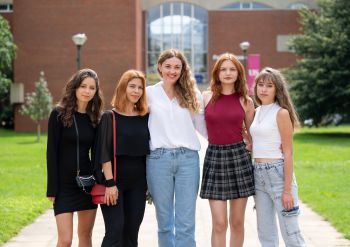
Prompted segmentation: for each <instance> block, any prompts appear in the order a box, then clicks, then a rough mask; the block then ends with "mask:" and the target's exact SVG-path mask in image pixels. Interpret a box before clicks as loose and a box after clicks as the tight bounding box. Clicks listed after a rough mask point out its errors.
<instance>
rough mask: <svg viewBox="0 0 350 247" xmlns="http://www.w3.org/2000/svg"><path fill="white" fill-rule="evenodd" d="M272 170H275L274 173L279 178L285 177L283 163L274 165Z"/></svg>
mask: <svg viewBox="0 0 350 247" xmlns="http://www.w3.org/2000/svg"><path fill="white" fill-rule="evenodd" d="M271 170H272V171H273V173H274V175H276V176H277V177H278V178H282V179H284V166H283V165H281V166H274V167H273V168H272V169H271Z"/></svg>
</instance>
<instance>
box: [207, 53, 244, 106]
mask: <svg viewBox="0 0 350 247" xmlns="http://www.w3.org/2000/svg"><path fill="white" fill-rule="evenodd" d="M226 60H230V61H231V62H232V63H233V64H234V66H235V67H236V69H237V71H238V76H237V80H236V81H235V84H234V89H235V92H237V93H238V94H239V95H240V96H241V97H243V98H244V103H245V104H247V99H248V86H247V80H246V76H245V69H244V66H243V65H242V63H241V62H240V61H239V60H238V59H237V57H236V56H235V55H233V54H232V53H224V54H222V55H221V56H220V57H219V59H218V60H217V61H216V63H215V64H214V67H213V70H212V71H211V80H210V90H211V91H212V92H213V96H212V98H211V101H212V102H213V103H215V102H216V101H217V100H218V99H219V97H220V94H221V90H222V86H221V81H220V79H219V73H220V67H221V65H222V63H223V62H224V61H226Z"/></svg>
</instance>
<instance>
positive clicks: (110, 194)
mask: <svg viewBox="0 0 350 247" xmlns="http://www.w3.org/2000/svg"><path fill="white" fill-rule="evenodd" d="M117 200H118V188H117V186H112V187H106V193H105V201H106V204H107V206H109V205H116V204H117Z"/></svg>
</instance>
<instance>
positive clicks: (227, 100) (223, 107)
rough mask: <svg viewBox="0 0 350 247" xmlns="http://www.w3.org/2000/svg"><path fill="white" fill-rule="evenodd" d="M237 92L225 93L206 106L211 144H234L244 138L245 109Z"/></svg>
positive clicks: (206, 119)
mask: <svg viewBox="0 0 350 247" xmlns="http://www.w3.org/2000/svg"><path fill="white" fill-rule="evenodd" d="M239 98H240V96H239V95H238V94H237V93H233V94H229V95H224V94H221V95H220V97H219V99H218V100H217V101H216V102H215V103H214V104H213V103H212V102H211V101H210V102H209V103H208V104H207V106H206V107H205V122H206V125H207V130H208V141H209V143H210V144H217V145H223V144H233V143H237V142H240V141H242V140H243V136H242V125H243V120H244V117H245V112H244V109H243V108H242V105H241V103H240V100H239Z"/></svg>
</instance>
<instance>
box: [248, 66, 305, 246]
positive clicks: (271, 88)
mask: <svg viewBox="0 0 350 247" xmlns="http://www.w3.org/2000/svg"><path fill="white" fill-rule="evenodd" d="M254 94H255V100H256V102H257V103H258V104H259V105H260V106H259V107H258V108H257V109H256V114H255V117H254V121H253V123H252V125H251V127H250V134H251V136H252V139H253V158H254V177H255V190H256V192H255V194H256V195H255V196H254V199H255V205H256V212H257V221H258V236H259V240H260V243H261V246H262V247H267V246H268V247H272V246H275V247H278V246H279V244H278V232H277V224H276V218H275V217H276V216H275V215H276V213H277V216H278V221H279V225H280V229H281V233H282V237H283V240H284V242H285V245H286V246H287V247H292V246H293V247H297V246H306V245H305V241H304V239H303V237H302V236H301V233H300V229H299V224H298V214H299V206H298V187H297V183H296V180H295V176H294V172H293V130H294V128H295V127H296V126H297V125H298V117H297V114H296V112H295V110H294V106H293V103H292V101H291V99H290V97H289V94H288V91H287V86H286V82H285V79H284V77H283V76H282V74H281V73H280V72H279V71H278V70H275V69H272V68H264V69H263V70H262V71H261V72H260V73H259V75H258V76H257V77H256V78H255V86H254Z"/></svg>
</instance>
